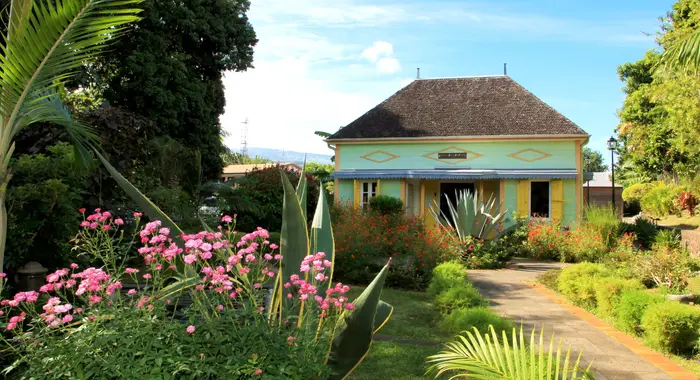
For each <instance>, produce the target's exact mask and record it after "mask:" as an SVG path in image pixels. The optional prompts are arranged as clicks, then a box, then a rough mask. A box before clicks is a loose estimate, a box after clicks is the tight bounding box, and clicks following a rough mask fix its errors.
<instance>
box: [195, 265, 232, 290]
mask: <svg viewBox="0 0 700 380" xmlns="http://www.w3.org/2000/svg"><path fill="white" fill-rule="evenodd" d="M202 273H204V277H203V278H202V281H204V282H205V283H206V282H208V283H210V284H211V285H209V288H210V289H212V288H213V289H214V290H215V291H216V292H217V293H223V292H224V291H228V290H232V289H233V282H232V281H231V280H230V279H229V276H228V274H226V268H224V267H222V266H218V267H216V269H212V268H211V267H204V268H203V269H202Z"/></svg>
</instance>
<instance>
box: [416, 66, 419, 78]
mask: <svg viewBox="0 0 700 380" xmlns="http://www.w3.org/2000/svg"><path fill="white" fill-rule="evenodd" d="M416 79H420V67H419V68H417V69H416Z"/></svg>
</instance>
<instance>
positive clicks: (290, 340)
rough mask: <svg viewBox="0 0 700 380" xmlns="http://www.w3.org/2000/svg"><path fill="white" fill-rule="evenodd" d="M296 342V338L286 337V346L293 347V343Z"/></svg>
mask: <svg viewBox="0 0 700 380" xmlns="http://www.w3.org/2000/svg"><path fill="white" fill-rule="evenodd" d="M296 340H297V338H295V337H293V336H288V337H287V344H288V345H290V346H293V345H294V341H296Z"/></svg>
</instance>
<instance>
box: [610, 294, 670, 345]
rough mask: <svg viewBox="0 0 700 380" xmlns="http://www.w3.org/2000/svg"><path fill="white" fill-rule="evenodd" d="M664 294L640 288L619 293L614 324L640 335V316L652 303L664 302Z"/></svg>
mask: <svg viewBox="0 0 700 380" xmlns="http://www.w3.org/2000/svg"><path fill="white" fill-rule="evenodd" d="M665 301H666V299H665V298H664V296H661V295H659V294H655V293H649V292H646V291H641V290H631V291H624V292H622V294H621V295H620V304H619V306H618V309H617V319H616V321H615V322H616V324H617V326H618V327H619V328H621V329H622V330H623V331H626V332H628V333H631V334H635V335H637V336H641V335H642V328H641V324H642V316H643V315H644V312H646V310H647V308H648V307H649V306H651V305H653V304H657V303H662V302H665Z"/></svg>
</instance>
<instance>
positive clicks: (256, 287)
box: [253, 284, 262, 289]
mask: <svg viewBox="0 0 700 380" xmlns="http://www.w3.org/2000/svg"><path fill="white" fill-rule="evenodd" d="M253 288H255V289H260V288H262V285H261V284H253Z"/></svg>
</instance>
